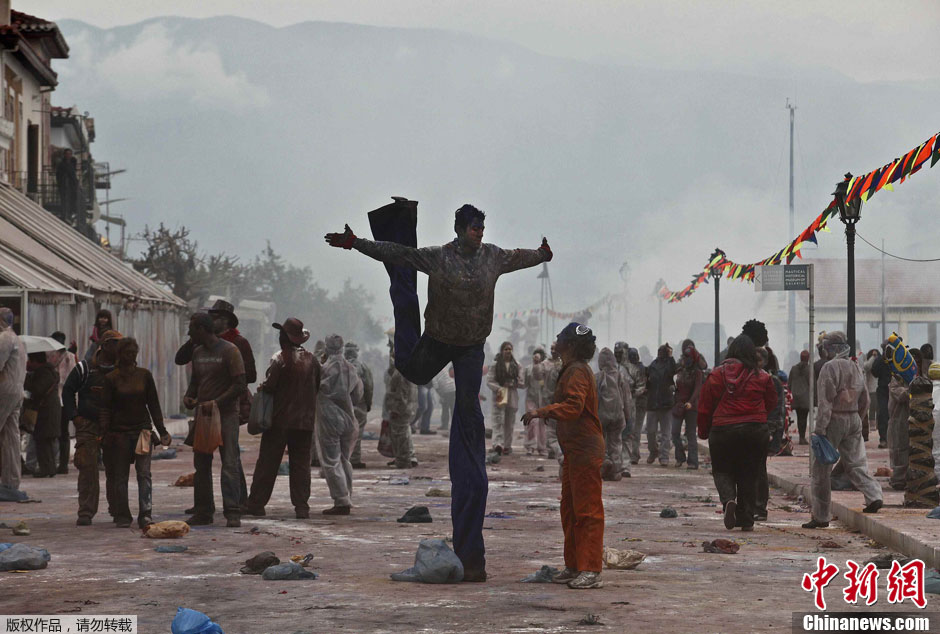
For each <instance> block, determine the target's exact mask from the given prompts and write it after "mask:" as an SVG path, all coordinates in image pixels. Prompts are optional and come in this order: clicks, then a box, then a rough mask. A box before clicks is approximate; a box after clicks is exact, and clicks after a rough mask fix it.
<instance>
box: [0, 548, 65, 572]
mask: <svg viewBox="0 0 940 634" xmlns="http://www.w3.org/2000/svg"><path fill="white" fill-rule="evenodd" d="M51 559H52V556H51V555H50V554H49V551H48V550H46V549H45V548H36V547H34V546H29V545H27V544H13V545H12V546H10V547H9V548H7V549H6V550H4V551H2V552H0V571H6V570H42V569H43V568H45V567H46V565H47V564H48V563H49V561H50V560H51Z"/></svg>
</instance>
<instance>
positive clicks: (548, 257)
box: [538, 238, 555, 262]
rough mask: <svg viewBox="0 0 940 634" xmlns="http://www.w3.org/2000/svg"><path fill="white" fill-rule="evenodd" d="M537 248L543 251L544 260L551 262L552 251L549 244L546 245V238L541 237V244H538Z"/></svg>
mask: <svg viewBox="0 0 940 634" xmlns="http://www.w3.org/2000/svg"><path fill="white" fill-rule="evenodd" d="M538 250H539V251H542V252H543V253H545V261H546V262H551V261H552V258H553V257H555V256H554V254H553V253H552V248H551V247H550V246H548V239H547V238H542V246H540V247H539V248H538Z"/></svg>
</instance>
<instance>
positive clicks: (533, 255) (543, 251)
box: [499, 238, 553, 274]
mask: <svg viewBox="0 0 940 634" xmlns="http://www.w3.org/2000/svg"><path fill="white" fill-rule="evenodd" d="M500 256H501V257H500V267H499V272H500V274H503V273H511V272H512V271H518V270H519V269H527V268H530V267H533V266H538V265H539V264H541V263H542V262H551V259H552V257H553V256H552V249H551V247H549V246H548V240H547V239H546V238H542V246H540V247H539V248H538V249H508V250H507V249H503V250H502V253H500Z"/></svg>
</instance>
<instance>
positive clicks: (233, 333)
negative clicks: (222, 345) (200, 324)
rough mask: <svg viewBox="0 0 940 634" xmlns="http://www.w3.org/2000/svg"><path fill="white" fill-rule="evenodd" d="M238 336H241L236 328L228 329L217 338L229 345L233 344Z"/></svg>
mask: <svg viewBox="0 0 940 634" xmlns="http://www.w3.org/2000/svg"><path fill="white" fill-rule="evenodd" d="M240 336H241V333H239V332H238V328H229V329H228V330H226V331H225V332H223V333H222V334H221V335H219V338H221V339H225V340H226V341H228V342H229V343H235V339H237V338H238V337H240Z"/></svg>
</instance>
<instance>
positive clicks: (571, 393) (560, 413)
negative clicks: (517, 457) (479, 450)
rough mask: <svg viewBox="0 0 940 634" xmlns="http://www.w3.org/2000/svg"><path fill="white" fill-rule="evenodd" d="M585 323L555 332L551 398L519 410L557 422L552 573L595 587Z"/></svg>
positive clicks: (597, 539)
mask: <svg viewBox="0 0 940 634" xmlns="http://www.w3.org/2000/svg"><path fill="white" fill-rule="evenodd" d="M594 340H595V337H594V333H593V332H591V329H590V328H588V327H587V326H584V325H582V324H577V323H573V322H572V323H570V324H568V325H567V326H565V328H564V330H562V331H561V332H560V333H559V334H558V338H557V340H556V341H555V349H556V351H557V352H558V354H559V355H561V360H562V363H563V366H562V369H561V375H560V376H559V377H558V383H557V385H556V387H555V394H554V398H553V399H552V400H553V404H551V405H546V406H545V407H540V408H539V409H535V410H529V411H527V412H526V413H525V414H524V415H523V416H522V421H523V422H524V423H525V424H526V425H528V424H529V422H530V421H531V420H532V419H534V418H542V419H546V418H550V419H553V420H555V421H557V423H558V443H559V444H560V445H561V450H562V453H564V456H565V457H564V462H562V465H561V524H562V528H563V529H564V532H565V569H564V570H563V571H561V572H560V573H558V574H557V575H555V576H554V577H553V578H552V581H553V582H554V583H567V584H568V587H569V588H572V589H575V590H586V589H589V588H600V587H601V581H600V575H601V567H602V565H603V562H602V558H603V551H604V501H603V499H602V496H601V465H603V464H604V452H605V447H604V430H603V427H602V426H601V421H600V419H599V418H598V416H597V386H596V383H595V380H594V373H593V372H592V371H591V367H590V366H589V365H588V364H587V362H588V361H590V360H591V358H592V357H593V356H594V352H595V350H596V349H597V346H596V345H595V343H594Z"/></svg>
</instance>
